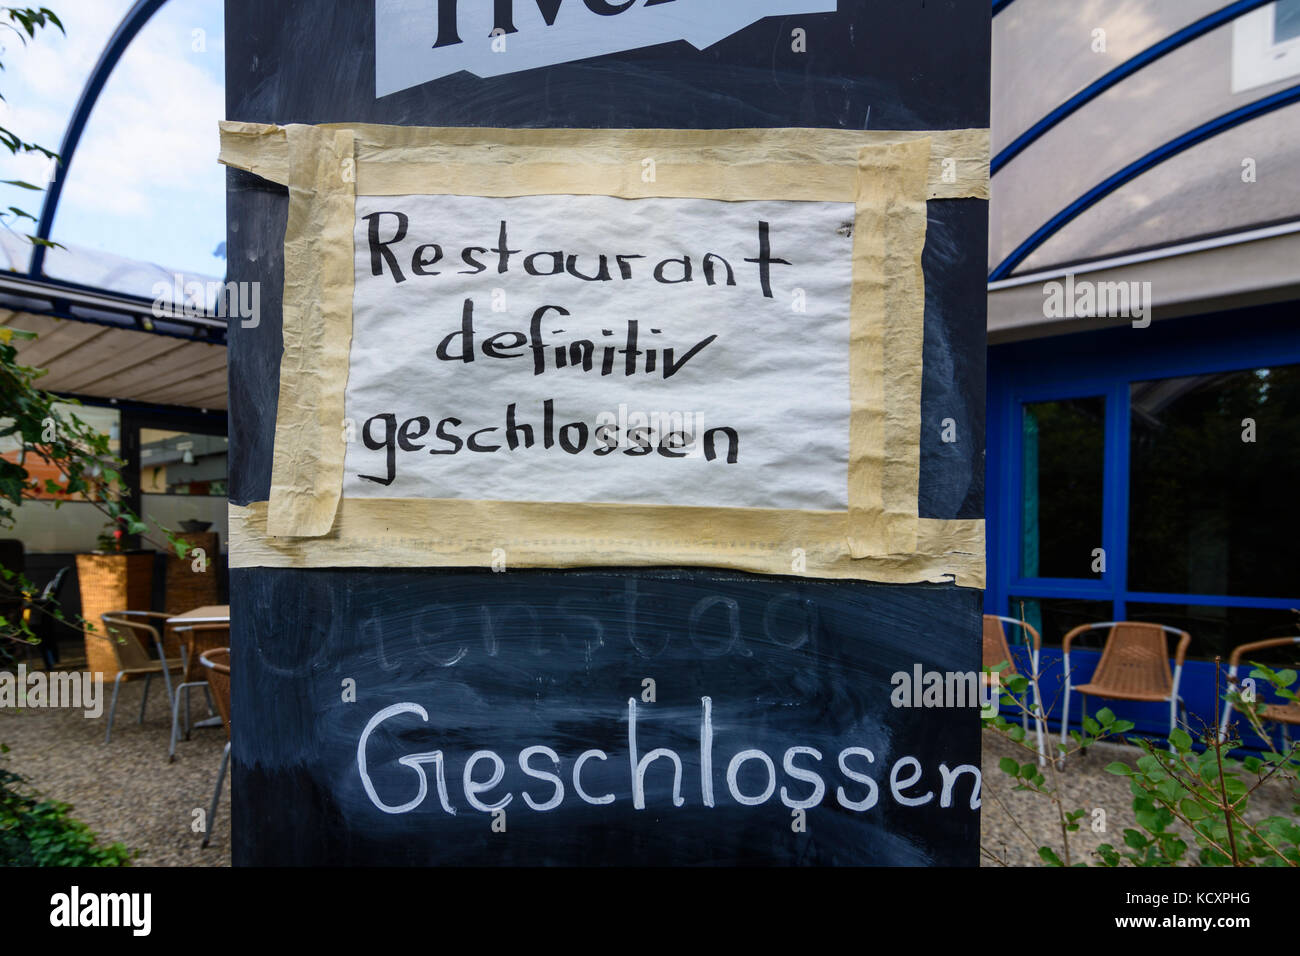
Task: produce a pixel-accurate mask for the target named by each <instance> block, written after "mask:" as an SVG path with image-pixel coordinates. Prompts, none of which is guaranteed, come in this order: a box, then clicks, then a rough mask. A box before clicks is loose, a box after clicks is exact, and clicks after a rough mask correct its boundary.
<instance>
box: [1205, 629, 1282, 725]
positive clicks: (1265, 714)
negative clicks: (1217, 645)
mask: <svg viewBox="0 0 1300 956" xmlns="http://www.w3.org/2000/svg"><path fill="white" fill-rule="evenodd" d="M1288 644H1292V645H1294V644H1300V636H1296V637H1271V638H1269V639H1268V640H1264V641H1254V642H1252V643H1250V644H1242V645H1241V646H1240V647H1237V648H1234V649H1233V651H1232V655H1231V656H1230V657H1229V658H1228V683H1229V684H1231V685H1233V686H1236V684H1237V668H1238V667H1240V666H1241V658H1242V655H1244V654H1253V653H1254V652H1255V651H1263V650H1268V649H1270V648H1274V647H1286V646H1287V645H1288ZM1232 706H1233V705H1232V701H1231V700H1229V701H1228V703H1227V705H1226V706H1225V707H1224V708H1223V717H1222V718H1220V720H1219V739H1220V740H1226V739H1227V735H1228V719H1229V718H1230V717H1231V716H1232ZM1259 716H1260V718H1261V719H1263V720H1267V721H1272V722H1273V723H1278V724H1281V725H1282V739H1283V740H1284V741H1286V745H1287V746H1288V747H1289V746H1290V743H1291V741H1290V734H1288V733H1287V727H1289V726H1292V725H1294V724H1300V704H1297V703H1295V702H1294V701H1288V702H1287V703H1284V704H1266V705H1265V706H1264V707H1263V708H1262V709H1261V710H1260V712H1259Z"/></svg>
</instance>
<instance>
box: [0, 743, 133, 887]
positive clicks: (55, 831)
mask: <svg viewBox="0 0 1300 956" xmlns="http://www.w3.org/2000/svg"><path fill="white" fill-rule="evenodd" d="M5 749H8V748H5ZM71 810H72V807H70V806H69V805H68V804H66V803H58V802H56V801H53V800H44V799H41V798H40V796H39V794H36V793H34V792H32V791H31V790H30V788H28V787H27V782H26V781H25V780H24V779H23V778H22V777H20V776H19V775H18V774H16V773H13V772H12V771H9V770H6V769H4V768H0V866H128V865H129V864H130V863H131V860H132V859H133V858H134V856H135V854H134V853H132V852H131V851H130V850H128V849H127V848H126V847H125V846H124V845H123V844H121V843H112V844H109V845H108V846H101V845H100V844H99V838H98V837H97V836H96V835H95V833H94V831H92V830H91V829H90V827H88V826H86V824H84V823H82V822H81V821H80V820H77V819H75V818H73V817H72V816H70V815H69V813H70V811H71Z"/></svg>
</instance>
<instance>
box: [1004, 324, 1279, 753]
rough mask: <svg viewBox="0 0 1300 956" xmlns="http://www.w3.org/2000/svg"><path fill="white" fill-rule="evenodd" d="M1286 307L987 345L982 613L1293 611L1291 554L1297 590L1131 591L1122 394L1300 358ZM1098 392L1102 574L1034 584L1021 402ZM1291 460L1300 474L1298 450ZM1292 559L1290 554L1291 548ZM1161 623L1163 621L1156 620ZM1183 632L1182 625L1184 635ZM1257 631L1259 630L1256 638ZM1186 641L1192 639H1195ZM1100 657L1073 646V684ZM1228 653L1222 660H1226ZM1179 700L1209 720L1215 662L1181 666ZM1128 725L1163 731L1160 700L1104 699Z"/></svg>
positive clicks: (1056, 666) (1048, 675)
mask: <svg viewBox="0 0 1300 956" xmlns="http://www.w3.org/2000/svg"><path fill="white" fill-rule="evenodd" d="M1295 315H1296V303H1286V304H1282V305H1275V306H1264V307H1258V308H1253V309H1243V310H1237V311H1234V312H1229V313H1218V314H1215V315H1209V316H1202V317H1197V318H1188V319H1174V320H1166V321H1161V322H1155V323H1152V324H1151V325H1150V327H1148V328H1145V329H1136V328H1130V327H1123V328H1112V329H1106V330H1099V331H1095V332H1085V333H1077V334H1072V335H1062V336H1053V337H1049V338H1043V339H1035V340H1032V341H1027V342H1018V343H1012V344H1007V345H999V346H994V347H991V348H990V349H989V362H988V375H989V383H988V433H987V467H986V481H987V484H986V487H987V488H988V489H989V494H988V497H987V518H988V524H987V538H988V585H987V589H986V591H985V611H986V612H988V613H992V614H1007V613H1011V614H1013V615H1015V614H1017V613H1018V610H1016V609H1013V608H1012V607H1011V602H1012V600H1013V599H1017V598H1024V599H1041V600H1047V599H1058V600H1060V599H1066V600H1073V601H1078V602H1092V603H1089V604H1086V605H1081V606H1083V607H1087V608H1098V609H1100V608H1102V607H1104V608H1106V609H1108V612H1109V613H1108V614H1107V615H1106V616H1105V617H1101V618H1097V620H1124V619H1125V618H1126V617H1129V616H1130V613H1131V608H1133V607H1134V606H1140V607H1141V610H1143V611H1145V612H1146V613H1150V610H1151V608H1152V606H1153V605H1170V606H1171V611H1174V610H1176V606H1182V607H1184V608H1186V607H1198V606H1199V607H1214V608H1225V609H1233V608H1257V609H1267V610H1273V611H1280V612H1285V611H1286V610H1287V609H1289V608H1294V607H1300V557H1296V558H1294V559H1293V560H1295V561H1296V563H1297V567H1296V568H1295V569H1294V570H1295V573H1294V574H1293V575H1292V576H1291V577H1292V579H1293V580H1295V581H1296V588H1295V590H1296V594H1295V595H1293V596H1286V595H1276V594H1274V595H1243V594H1232V595H1228V594H1200V593H1164V592H1162V593H1152V592H1142V591H1134V590H1130V589H1129V566H1128V565H1129V540H1128V535H1129V474H1130V466H1131V460H1130V414H1131V408H1130V395H1131V386H1132V384H1133V383H1134V382H1146V381H1150V380H1154V379H1166V378H1176V377H1181V376H1193V375H1204V374H1208V373H1216V372H1228V371H1236V370H1250V369H1257V368H1265V367H1278V366H1284V365H1293V364H1298V363H1300V323H1298V322H1297V320H1296V318H1295ZM1089 396H1099V397H1101V398H1103V399H1104V401H1105V418H1104V442H1103V447H1104V463H1103V468H1102V473H1103V482H1102V484H1103V494H1102V504H1101V514H1102V527H1101V540H1100V542H1099V545H1098V546H1100V547H1101V548H1103V549H1104V550H1105V555H1106V567H1105V572H1104V573H1101V574H1098V575H1096V576H1093V577H1069V578H1064V577H1055V578H1053V577H1043V576H1036V575H1032V576H1026V575H1025V574H1023V573H1022V567H1021V559H1022V542H1023V540H1024V507H1023V500H1024V499H1023V495H1024V488H1025V475H1024V465H1023V461H1024V459H1023V453H1024V447H1023V432H1024V429H1023V426H1022V416H1023V415H1024V408H1025V406H1026V404H1032V403H1036V402H1046V401H1060V400H1065V399H1077V398H1085V397H1089ZM1294 460H1295V461H1296V462H1297V465H1296V472H1297V474H1296V478H1297V479H1300V449H1296V454H1295V458H1294ZM1291 553H1293V554H1297V555H1300V548H1293V549H1292V551H1291ZM1164 623H1168V622H1164ZM1189 629H1190V628H1189ZM1061 636H1062V635H1061V634H1059V633H1045V634H1043V641H1044V645H1045V647H1044V654H1043V658H1044V659H1043V674H1044V681H1045V686H1044V695H1045V698H1046V700H1047V701H1048V702H1051V700H1052V699H1053V697H1054V696H1055V695H1054V694H1053V693H1052V690H1051V688H1053V687H1055V686H1056V682H1058V681H1060V680H1061V678H1062V675H1061V673H1060V654H1059V650H1058V649H1057V648H1056V647H1053V646H1052V645H1059V643H1060V639H1061ZM1260 636H1263V635H1260ZM1193 637H1194V638H1195V633H1193ZM1098 656H1099V655H1098V654H1097V653H1096V652H1089V651H1080V652H1078V653H1077V654H1076V653H1075V652H1074V649H1072V653H1071V659H1072V664H1073V665H1074V667H1075V676H1074V681H1075V683H1076V684H1078V683H1081V682H1083V681H1085V680H1086V679H1087V677H1088V673H1089V672H1090V671H1091V668H1092V666H1093V665H1094V664H1095V661H1096V659H1097V657H1098ZM1225 657H1226V654H1225ZM1182 696H1183V697H1184V699H1185V700H1186V702H1187V705H1188V709H1189V711H1190V712H1191V713H1192V715H1193V718H1194V719H1193V724H1194V726H1198V725H1197V724H1196V719H1195V718H1199V719H1201V720H1204V721H1205V722H1206V723H1207V724H1208V723H1210V722H1211V721H1212V719H1213V714H1214V696H1215V695H1214V664H1213V661H1208V660H1195V659H1192V660H1189V661H1188V664H1187V667H1186V669H1185V671H1184V679H1183V688H1182ZM1107 703H1108V706H1111V707H1112V709H1114V710H1115V711H1116V712H1117V713H1119V712H1121V711H1122V712H1123V713H1124V715H1125V716H1127V717H1128V718H1129V719H1132V720H1135V721H1136V722H1137V724H1138V729H1139V730H1142V731H1150V732H1152V733H1158V732H1160V731H1161V727H1162V725H1163V728H1164V729H1165V730H1166V731H1167V728H1168V710H1167V707H1166V708H1164V709H1163V711H1162V706H1163V705H1146V704H1125V703H1123V702H1107Z"/></svg>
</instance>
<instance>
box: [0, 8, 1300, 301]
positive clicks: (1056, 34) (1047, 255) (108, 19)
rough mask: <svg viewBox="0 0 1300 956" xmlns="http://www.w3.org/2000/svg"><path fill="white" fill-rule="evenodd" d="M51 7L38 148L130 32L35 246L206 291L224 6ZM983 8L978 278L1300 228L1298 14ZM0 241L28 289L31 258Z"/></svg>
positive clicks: (218, 202) (24, 201) (39, 65)
mask: <svg viewBox="0 0 1300 956" xmlns="http://www.w3.org/2000/svg"><path fill="white" fill-rule="evenodd" d="M57 6H58V13H59V15H60V17H61V18H62V19H63V22H64V24H65V26H66V27H67V31H68V32H67V36H66V37H63V36H61V35H59V34H58V32H57V31H48V30H47V31H45V32H44V33H42V34H40V35H38V37H37V39H36V40H35V41H33V42H29V43H28V44H26V45H22V44H18V43H16V42H15V43H10V44H7V47H6V49H5V51H4V53H3V62H4V64H5V66H6V71H5V73H4V74H3V75H2V76H0V85H2V88H0V92H3V93H4V94H5V96H6V99H7V102H6V103H4V104H3V105H0V122H3V124H4V125H6V126H9V127H11V128H14V129H16V130H17V131H18V132H19V133H20V134H21V135H23V136H24V137H25V138H27V139H31V140H36V141H37V142H40V143H41V144H42V145H45V146H48V147H50V148H52V149H59V148H60V144H61V143H62V142H63V138H64V135H65V132H66V130H67V129H68V126H69V121H70V119H72V118H75V113H74V109H75V107H76V105H77V103H78V101H79V99H80V98H81V97H82V96H83V91H84V90H85V89H86V87H87V83H88V81H90V80H92V79H93V78H94V69H95V67H96V64H97V63H99V62H100V61H101V57H102V56H103V54H104V51H105V49H110V50H111V48H112V41H113V38H114V36H115V34H116V33H117V32H118V31H120V30H121V25H122V24H123V22H124V20H128V19H130V17H131V16H132V15H140V16H139V19H140V23H142V24H143V26H141V27H139V32H138V33H134V34H133V36H132V37H131V38H130V41H129V43H126V44H125V45H124V49H123V51H121V56H120V58H118V59H114V58H112V57H109V58H108V59H110V60H111V61H112V62H110V63H108V64H107V68H106V69H105V70H104V71H103V72H104V77H102V78H101V79H103V80H104V85H103V90H102V92H101V93H100V95H99V96H98V98H97V100H96V102H95V106H94V108H93V109H91V110H90V111H89V113H88V115H87V117H86V118H85V123H84V132H83V135H82V136H81V138H80V142H79V144H78V146H77V149H76V151H75V153H74V155H73V156H72V157H71V165H70V166H69V167H68V169H67V171H66V177H65V178H66V182H64V183H63V184H62V193H61V195H60V196H59V197H58V198H59V202H58V204H57V207H56V208H55V209H52V210H51V213H52V215H50V217H49V218H50V231H49V235H50V238H52V239H53V240H54V241H56V242H60V243H62V244H63V245H65V246H68V247H69V249H72V248H74V247H76V248H79V249H82V250H88V251H90V252H92V253H104V254H111V255H113V256H117V257H121V258H123V259H129V260H137V261H138V262H140V263H148V264H150V266H149V267H147V268H144V269H143V270H136V273H135V279H136V280H138V278H139V275H140V274H142V273H144V272H151V271H153V267H154V266H156V267H160V268H161V269H162V270H163V271H164V272H167V273H172V272H184V273H187V274H190V275H204V276H219V275H221V274H223V273H224V271H225V265H224V261H223V260H224V255H225V246H224V237H225V196H224V175H223V171H222V170H221V168H220V167H219V166H218V165H217V163H216V161H215V159H216V152H217V136H216V127H217V120H218V119H220V118H221V117H222V115H223V112H224V102H223V100H224V97H223V75H222V74H223V60H224V37H223V27H222V3H221V0H166V2H163V0H64V2H62V3H60V4H58V5H57ZM993 7H994V12H995V16H994V19H993V68H992V92H993V99H992V103H993V108H992V144H993V154H994V161H993V179H992V187H991V197H992V201H991V203H990V223H989V262H988V267H989V272H990V278H991V279H994V280H997V279H1005V278H1012V277H1015V276H1021V275H1026V274H1029V273H1033V272H1039V271H1063V270H1065V269H1067V268H1068V267H1070V266H1072V265H1074V264H1078V263H1083V262H1088V261H1090V260H1096V259H1099V258H1109V257H1112V256H1118V255H1124V254H1128V253H1133V252H1139V251H1143V250H1152V249H1160V248H1161V247H1166V246H1173V245H1178V244H1181V243H1185V242H1188V241H1192V240H1196V239H1201V238H1206V237H1212V236H1219V235H1223V234H1225V233H1236V232H1241V231H1246V230H1251V229H1255V228H1257V227H1261V226H1271V225H1276V224H1287V223H1292V222H1297V223H1300V135H1297V132H1300V0H1236V2H1229V0H1086V2H1078V3H1063V2H1061V0H995V2H994V3H993ZM101 65H103V64H101ZM4 165H5V169H4V170H3V171H0V178H3V179H21V180H26V181H29V182H35V183H45V182H47V180H48V177H49V175H50V172H51V168H50V165H49V164H47V163H45V161H44V160H43V159H42V158H40V157H39V156H36V155H26V156H19V157H15V158H13V159H9V158H8V157H5V158H4ZM41 196H42V194H39V193H32V192H29V191H26V190H20V189H16V188H14V187H7V186H0V208H3V207H7V206H11V205H12V206H18V207H20V208H23V209H26V210H28V211H29V212H32V213H34V214H36V213H39V211H40V203H41ZM9 225H10V227H11V229H14V230H16V231H18V232H24V231H31V230H30V229H27V228H24V226H29V225H30V224H24V223H22V222H15V221H13V220H12V219H11V220H10V222H9ZM1297 228H1300V226H1298V227H1297ZM4 245H5V251H6V253H7V258H8V259H9V260H10V268H11V269H12V270H14V271H17V272H26V271H27V269H28V267H29V266H30V264H31V261H30V256H29V257H28V261H27V262H26V263H24V262H23V261H22V260H23V255H22V250H21V249H20V248H17V247H15V245H14V244H13V243H5V244H4ZM39 258H43V260H44V261H43V262H41V263H40V266H41V269H40V273H39V276H40V277H41V278H43V279H50V280H54V281H56V282H57V281H66V282H77V283H79V282H82V281H84V276H85V275H87V271H86V269H85V268H83V267H82V266H81V265H79V264H78V263H77V261H76V260H77V257H76V256H71V255H55V254H53V253H49V254H45V255H43V256H41V257H39ZM92 271H93V270H92ZM131 273H132V270H130V269H126V270H120V271H115V270H108V271H107V272H104V273H101V275H102V281H103V282H104V283H106V284H105V286H103V287H104V288H106V289H107V290H109V291H113V292H120V293H127V294H134V295H140V294H141V292H140V289H139V288H138V286H135V285H133V284H132V282H131V280H128V279H126V278H124V277H125V276H127V275H129V274H131Z"/></svg>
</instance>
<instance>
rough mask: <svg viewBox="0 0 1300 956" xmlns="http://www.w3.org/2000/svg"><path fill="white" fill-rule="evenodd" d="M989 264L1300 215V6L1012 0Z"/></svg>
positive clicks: (995, 119)
mask: <svg viewBox="0 0 1300 956" xmlns="http://www.w3.org/2000/svg"><path fill="white" fill-rule="evenodd" d="M995 7H996V8H997V12H996V15H995V17H994V20H993V108H992V109H993V113H992V142H993V154H994V161H993V170H994V175H993V179H992V186H991V203H990V211H989V215H990V225H989V271H990V277H991V278H992V279H1005V278H1011V277H1014V276H1017V275H1024V274H1028V273H1034V272H1039V271H1064V270H1065V269H1066V268H1068V267H1069V266H1071V265H1073V264H1076V263H1080V262H1084V261H1088V260H1094V259H1098V258H1108V257H1111V256H1118V255H1123V254H1128V253H1134V252H1138V251H1142V250H1150V249H1158V248H1160V247H1165V246H1172V245H1178V244H1182V243H1186V242H1189V241H1193V240H1197V239H1202V238H1207V237H1211V236H1218V235H1223V234H1225V233H1235V232H1241V231H1245V230H1250V229H1255V228H1257V227H1261V226H1269V225H1274V224H1279V223H1290V222H1294V221H1300V135H1298V134H1300V0H1276V2H1263V0H1239V2H1235V3H1229V2H1226V0H1089V2H1082V3H1069V4H1066V3H1061V2H1059V0H1011V2H1003V3H998V4H995Z"/></svg>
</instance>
